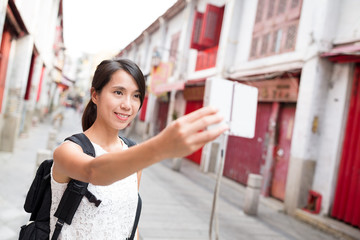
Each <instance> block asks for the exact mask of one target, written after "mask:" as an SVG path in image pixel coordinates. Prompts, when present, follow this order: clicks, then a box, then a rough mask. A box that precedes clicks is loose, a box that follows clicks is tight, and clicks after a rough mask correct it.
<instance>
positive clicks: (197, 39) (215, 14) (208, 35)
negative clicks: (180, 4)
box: [190, 4, 224, 50]
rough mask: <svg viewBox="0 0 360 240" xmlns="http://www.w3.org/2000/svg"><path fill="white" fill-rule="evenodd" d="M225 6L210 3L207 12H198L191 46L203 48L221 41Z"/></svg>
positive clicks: (213, 45)
mask: <svg viewBox="0 0 360 240" xmlns="http://www.w3.org/2000/svg"><path fill="white" fill-rule="evenodd" d="M223 14H224V7H216V6H214V5H210V4H208V5H207V6H206V11H205V13H200V12H196V13H195V19H194V25H193V32H192V38H191V46H190V47H191V48H194V49H197V50H203V49H206V48H211V47H215V46H217V45H218V43H219V38H220V32H221V25H222V19H223Z"/></svg>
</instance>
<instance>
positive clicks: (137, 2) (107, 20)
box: [63, 0, 176, 54]
mask: <svg viewBox="0 0 360 240" xmlns="http://www.w3.org/2000/svg"><path fill="white" fill-rule="evenodd" d="M175 2H176V0H63V34H64V43H65V47H66V49H67V51H68V53H70V54H71V53H73V54H77V53H79V52H85V53H91V54H96V53H99V52H110V51H114V53H117V52H119V51H120V50H121V49H123V48H124V47H126V46H127V45H128V44H129V43H130V42H131V41H133V40H135V38H137V37H138V36H139V35H140V34H141V32H142V31H143V30H145V29H146V28H147V27H148V26H150V25H151V24H152V23H153V22H154V21H155V20H156V19H157V18H158V17H159V16H161V15H162V14H164V13H165V12H166V10H167V9H169V8H170V7H171V6H172V5H173V4H174V3H175Z"/></svg>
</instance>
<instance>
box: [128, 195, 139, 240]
mask: <svg viewBox="0 0 360 240" xmlns="http://www.w3.org/2000/svg"><path fill="white" fill-rule="evenodd" d="M141 206H142V200H141V197H140V195H139V194H138V204H137V208H136V215H135V221H134V226H133V229H132V232H131V236H130V238H128V240H133V239H134V237H135V233H136V229H137V226H138V224H139V219H140V214H141Z"/></svg>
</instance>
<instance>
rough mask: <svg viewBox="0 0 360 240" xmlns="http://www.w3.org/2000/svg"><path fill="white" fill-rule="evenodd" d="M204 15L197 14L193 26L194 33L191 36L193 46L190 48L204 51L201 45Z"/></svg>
mask: <svg viewBox="0 0 360 240" xmlns="http://www.w3.org/2000/svg"><path fill="white" fill-rule="evenodd" d="M203 15H204V14H202V13H200V12H196V13H195V18H194V25H193V32H192V36H191V45H190V48H194V49H197V50H199V49H202V46H201V45H200V34H201V26H202V23H203Z"/></svg>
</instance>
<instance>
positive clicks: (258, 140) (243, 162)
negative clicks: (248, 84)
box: [224, 103, 272, 185]
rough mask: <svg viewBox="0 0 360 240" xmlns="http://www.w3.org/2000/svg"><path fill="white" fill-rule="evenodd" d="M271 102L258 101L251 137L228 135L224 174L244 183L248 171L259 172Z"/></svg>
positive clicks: (263, 158) (264, 148) (262, 162)
mask: <svg viewBox="0 0 360 240" xmlns="http://www.w3.org/2000/svg"><path fill="white" fill-rule="evenodd" d="M271 106H272V104H271V103H259V104H258V107H257V113H256V125H255V136H254V138H253V139H248V138H242V137H235V136H229V139H228V144H227V148H226V155H225V163H224V176H226V177H228V178H231V179H233V180H235V181H237V182H240V183H242V184H244V185H246V182H247V178H248V175H249V174H250V173H255V174H259V173H260V167H261V165H262V164H264V161H265V156H266V147H267V144H266V142H267V140H266V133H267V130H268V126H269V118H270V114H271Z"/></svg>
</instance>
